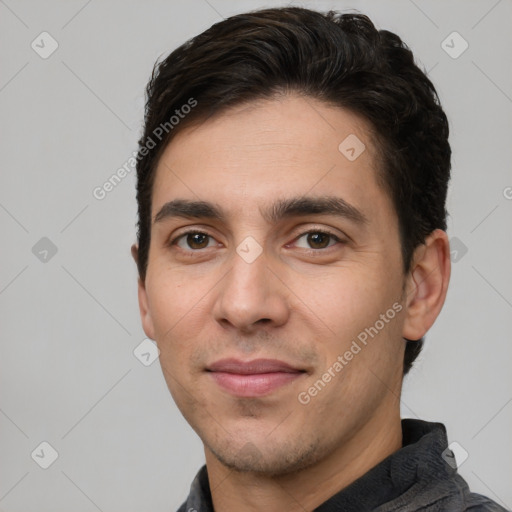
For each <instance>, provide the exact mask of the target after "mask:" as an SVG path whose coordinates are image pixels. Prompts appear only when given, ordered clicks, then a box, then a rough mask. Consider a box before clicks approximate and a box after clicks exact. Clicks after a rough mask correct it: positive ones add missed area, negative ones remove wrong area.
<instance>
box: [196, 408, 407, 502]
mask: <svg viewBox="0 0 512 512" xmlns="http://www.w3.org/2000/svg"><path fill="white" fill-rule="evenodd" d="M401 447H402V427H401V422H400V413H399V410H396V411H394V413H393V415H390V414H389V412H388V414H387V415H386V418H382V417H381V416H380V415H375V416H374V417H373V418H372V419H371V420H370V421H369V422H367V423H366V424H365V425H364V426H363V427H362V428H360V429H359V430H358V431H357V432H356V433H355V434H354V435H353V436H351V437H350V439H349V440H348V441H346V442H344V443H343V444H342V445H341V446H338V447H337V448H336V449H335V450H333V451H332V452H330V454H329V455H328V456H327V457H325V458H324V459H322V460H321V461H319V462H318V463H317V464H315V465H314V466H310V467H307V468H305V469H303V470H301V471H299V472H297V473H293V474H286V475H282V476H277V477H276V476H272V477H270V476H266V475H261V474H255V473H250V472H249V473H247V472H246V473H240V472H236V471H233V470H230V469H228V468H226V467H225V466H224V465H223V464H222V463H221V462H220V461H219V460H218V459H217V458H216V457H215V456H214V455H213V453H212V452H211V451H209V450H208V448H206V447H205V456H206V465H207V468H208V479H209V484H210V489H211V494H212V501H213V505H214V509H215V510H216V511H221V512H234V511H237V512H238V511H240V510H244V511H247V512H256V511H261V510H265V511H269V512H281V511H283V510H287V511H290V512H295V511H297V512H299V511H300V512H304V511H305V510H306V511H311V510H314V509H315V508H316V507H318V506H319V505H321V504H322V503H323V502H324V501H326V500H328V499H329V498H330V497H331V496H333V495H335V494H336V493H338V492H339V491H341V490H342V489H344V488H345V487H347V486H348V485H350V484H351V483H352V482H354V481H355V480H357V479H358V478H359V477H361V476H363V475H364V474H365V473H366V472H367V471H369V470H370V469H372V468H373V467H375V466H376V465H377V464H378V463H379V462H381V461H382V460H384V459H385V458H386V457H388V456H389V455H391V454H392V453H394V452H395V451H397V450H398V449H400V448H401Z"/></svg>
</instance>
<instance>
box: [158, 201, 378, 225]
mask: <svg viewBox="0 0 512 512" xmlns="http://www.w3.org/2000/svg"><path fill="white" fill-rule="evenodd" d="M260 211H261V210H260ZM261 213H262V215H263V217H264V218H265V220H266V221H267V222H269V223H272V224H276V223H277V222H279V221H280V220H282V219H285V218H290V217H301V216H306V215H333V216H336V217H342V218H345V219H348V220H350V221H352V222H354V223H356V224H359V225H363V224H368V218H367V217H366V216H365V215H364V214H363V213H362V212H361V211H360V210H358V209H357V208H356V207H355V206H353V205H351V204H349V203H347V202H346V201H345V200H344V199H342V198H341V197H336V196H321V197H304V196H302V197H292V198H289V199H279V200H277V201H276V202H274V203H273V204H272V205H270V207H267V208H266V209H265V210H264V211H262V212H261ZM176 217H181V218H186V219H212V220H218V221H220V222H225V220H226V216H225V215H224V213H223V211H222V209H221V208H220V207H219V206H217V205H216V204H213V203H210V202H207V201H190V200H188V199H174V200H172V201H169V202H167V203H165V204H164V205H163V206H162V208H161V209H160V210H159V211H158V213H157V214H156V215H155V219H154V223H155V224H156V223H159V222H162V221H164V220H168V219H171V218H176Z"/></svg>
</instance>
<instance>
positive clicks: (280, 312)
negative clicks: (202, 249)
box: [213, 252, 289, 333]
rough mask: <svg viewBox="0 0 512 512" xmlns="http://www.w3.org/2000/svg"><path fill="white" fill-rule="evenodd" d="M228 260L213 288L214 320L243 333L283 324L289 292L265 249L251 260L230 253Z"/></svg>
mask: <svg viewBox="0 0 512 512" xmlns="http://www.w3.org/2000/svg"><path fill="white" fill-rule="evenodd" d="M231 261H232V266H231V270H230V271H229V272H228V273H227V274H226V276H225V277H224V279H222V281H221V282H220V283H219V287H218V288H217V292H218V296H217V299H216V302H215V305H214V308H213V313H214V316H215V319H216V320H217V321H218V322H219V323H220V324H222V325H223V326H224V327H232V328H234V329H237V330H239V331H242V332H244V333H251V332H254V331H256V330H258V328H261V326H269V327H270V326H272V327H279V326H281V325H283V324H284V323H286V321H287V319H288V317H289V304H288V295H289V292H288V289H287V287H286V286H285V285H284V284H283V281H282V280H281V278H280V276H279V270H278V269H277V268H271V267H270V263H271V262H270V259H269V258H268V257H267V256H266V255H265V252H262V253H261V254H260V255H259V256H258V257H257V258H256V259H255V260H254V261H252V262H249V261H246V260H245V259H244V258H243V257H241V256H240V255H239V254H238V253H236V252H234V253H233V256H232V258H231Z"/></svg>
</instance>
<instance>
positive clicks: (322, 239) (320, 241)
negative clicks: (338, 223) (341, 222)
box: [296, 231, 341, 249]
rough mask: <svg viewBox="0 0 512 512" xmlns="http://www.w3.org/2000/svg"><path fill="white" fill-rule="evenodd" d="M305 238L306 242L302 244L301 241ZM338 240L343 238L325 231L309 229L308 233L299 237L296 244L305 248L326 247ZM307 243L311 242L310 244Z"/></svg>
mask: <svg viewBox="0 0 512 512" xmlns="http://www.w3.org/2000/svg"><path fill="white" fill-rule="evenodd" d="M304 238H305V244H304V245H300V243H299V241H300V240H301V239H304ZM330 242H332V243H330ZM336 242H341V240H340V239H339V238H338V237H337V236H335V235H333V234H332V233H325V232H323V231H309V232H308V233H304V234H303V235H301V236H300V237H299V238H297V242H296V245H297V246H298V247H301V248H303V249H326V248H327V247H331V246H332V245H334V244H335V243H336ZM306 244H309V246H308V245H306Z"/></svg>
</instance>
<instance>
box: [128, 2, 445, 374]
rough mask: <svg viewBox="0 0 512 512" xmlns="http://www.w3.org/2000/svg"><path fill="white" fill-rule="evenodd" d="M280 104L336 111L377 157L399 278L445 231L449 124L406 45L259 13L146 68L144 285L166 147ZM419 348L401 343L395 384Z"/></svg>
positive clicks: (313, 16)
mask: <svg viewBox="0 0 512 512" xmlns="http://www.w3.org/2000/svg"><path fill="white" fill-rule="evenodd" d="M283 93H285V94H286V93H298V94H300V95H303V96H306V97H310V98H314V99H317V100H320V101H323V102H325V103H326V104H328V105H332V106H338V107H342V108H344V109H346V110H348V111H351V112H353V113H355V114H357V115H359V116H360V117H361V118H363V119H365V120H366V121H367V122H368V123H369V125H370V126H371V128H372V136H373V137H372V138H373V139H374V142H375V144H376V147H377V150H378V154H379V155H380V158H379V162H378V164H379V172H378V177H377V178H378V180H379V182H380V184H381V185H382V186H383V188H384V189H385V190H386V192H387V193H388V194H389V196H390V197H391V199H392V201H393V205H394V208H395V210H396V212H397V215H398V220H399V232H400V243H401V250H402V260H403V269H404V273H407V272H408V271H409V270H410V266H411V263H412V256H413V252H414V249H415V248H416V247H417V246H419V245H421V244H422V243H424V241H425V238H426V237H427V236H428V235H429V234H430V233H431V232H432V231H434V230H435V229H438V228H439V229H442V230H444V231H446V216H447V212H446V209H445V203H446V195H447V189H448V182H449V179H450V168H451V164H450V157H451V149H450V145H449V142H448V121H447V118H446V115H445V113H444V111H443V109H442V108H441V105H440V102H439V98H438V95H437V92H436V90H435V88H434V86H433V84H432V82H431V81H430V80H429V78H428V77H427V76H426V74H425V73H424V72H423V71H422V70H421V69H420V68H419V67H418V66H417V65H416V64H415V62H414V57H413V54H412V52H411V50H410V49H409V48H408V47H407V45H406V44H405V43H404V42H403V41H402V40H401V39H400V37H398V36H397V35H396V34H394V33H392V32H389V31H387V30H377V29H376V28H375V26H374V25H373V23H372V22H371V20H370V19H369V18H368V17H367V16H364V15H362V14H352V13H350V14H349V13H344V14H342V13H338V12H335V11H329V12H327V13H325V14H324V13H320V12H316V11H313V10H309V9H303V8H298V7H285V8H275V9H264V10H258V11H253V12H249V13H244V14H238V15H235V16H232V17H230V18H227V19H225V20H223V21H221V22H219V23H216V24H214V25H213V26H211V27H210V28H209V29H207V30H206V31H204V32H203V33H201V34H199V35H197V36H196V37H194V38H192V39H190V40H189V41H187V42H186V43H184V44H183V45H181V46H180V47H179V48H177V49H176V50H174V51H173V52H172V53H171V54H170V55H169V56H168V57H167V58H165V59H164V60H162V61H161V62H157V63H156V64H155V67H154V69H153V73H152V76H151V79H150V81H149V83H148V85H147V89H146V109H145V118H144V133H143V135H142V137H141V138H140V140H139V152H138V154H137V203H138V215H139V220H138V233H137V238H138V262H137V265H138V271H139V277H140V278H141V279H142V280H143V281H144V280H145V276H146V270H147V264H148V253H149V245H150V241H151V199H152V188H153V182H154V178H155V170H156V167H157V164H158V161H159V158H160V156H161V154H162V152H163V150H164V149H165V147H166V146H167V145H168V143H169V142H170V140H171V139H172V138H173V137H174V136H175V135H176V134H177V133H178V132H179V131H180V130H182V129H183V128H185V127H186V126H189V125H190V124H191V123H194V122H200V121H202V120H205V119H207V118H209V117H211V116H213V115H216V114H219V113H221V112H223V111H225V110H226V109H227V108H229V107H232V106H235V105H238V104H242V103H246V102H250V101H254V100H258V99H267V98H272V97H275V96H276V95H279V94H283ZM185 107H186V108H185ZM184 114H186V115H184ZM422 345H423V339H420V340H407V343H406V347H405V356H404V374H406V373H407V372H408V371H409V369H410V368H411V365H412V363H413V361H414V360H415V359H416V357H417V356H418V354H419V353H420V351H421V348H422Z"/></svg>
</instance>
